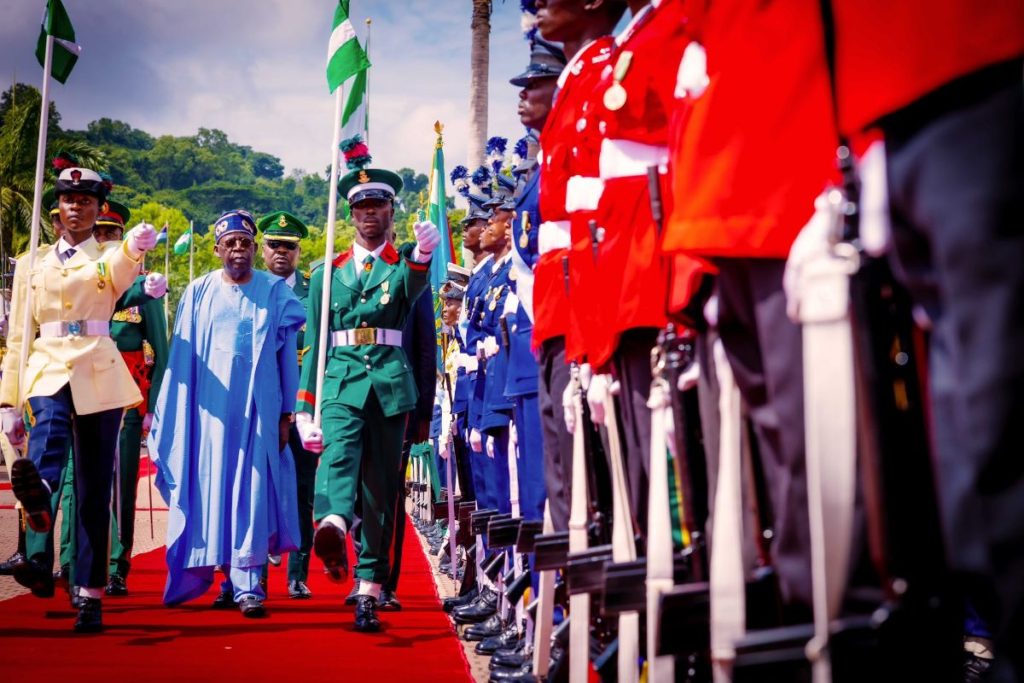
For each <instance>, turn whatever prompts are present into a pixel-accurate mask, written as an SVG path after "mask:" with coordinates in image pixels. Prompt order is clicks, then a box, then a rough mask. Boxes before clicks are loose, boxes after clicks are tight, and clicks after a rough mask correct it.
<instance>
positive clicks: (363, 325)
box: [295, 244, 429, 417]
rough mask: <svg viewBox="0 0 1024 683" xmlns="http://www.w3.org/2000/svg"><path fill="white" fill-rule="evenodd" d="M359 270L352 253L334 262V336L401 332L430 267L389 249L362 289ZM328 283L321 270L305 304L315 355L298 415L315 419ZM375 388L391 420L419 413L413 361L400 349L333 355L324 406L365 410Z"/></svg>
mask: <svg viewBox="0 0 1024 683" xmlns="http://www.w3.org/2000/svg"><path fill="white" fill-rule="evenodd" d="M357 267H358V268H359V269H360V270H361V269H362V267H361V265H360V264H356V263H354V262H353V251H352V249H349V250H348V251H347V252H345V253H344V254H342V255H340V256H339V257H338V258H336V259H335V260H334V266H333V268H332V270H331V300H330V301H331V305H330V316H329V320H328V321H327V322H328V324H329V327H328V330H329V332H334V331H336V330H357V329H362V330H367V331H368V332H369V331H371V330H372V329H373V328H385V329H391V330H402V329H403V328H404V327H405V321H406V319H407V318H408V317H409V312H410V310H411V309H412V304H413V302H414V301H416V298H417V297H418V296H419V295H420V294H421V293H422V292H423V289H424V288H425V287H426V286H427V269H428V267H429V264H428V263H416V262H415V261H413V260H412V259H411V258H405V257H402V256H400V255H399V254H398V252H397V251H396V250H395V248H394V247H392V246H391V245H390V244H389V245H387V246H386V247H385V248H384V250H383V251H382V252H381V254H380V257H379V258H378V259H377V260H376V261H375V262H374V264H373V269H372V270H370V272H369V273H365V274H363V280H362V284H360V280H359V273H357V270H356V269H357ZM323 277H324V269H323V268H319V269H317V270H315V271H313V274H312V277H311V278H310V287H309V298H308V299H307V302H306V323H307V328H308V329H307V334H306V339H307V340H308V343H309V347H310V349H309V354H308V355H307V356H306V361H305V362H304V363H303V364H302V377H301V380H300V381H299V393H298V400H297V403H296V408H295V411H296V412H307V413H312V412H313V405H314V403H315V400H316V396H315V393H314V392H315V391H316V376H317V372H318V368H317V359H318V358H319V353H318V346H319V342H320V335H319V330H320V324H321V320H320V299H321V295H322V292H323ZM371 388H372V389H373V391H374V393H375V394H376V396H377V399H378V400H379V401H380V404H381V407H382V408H383V409H384V415H385V416H387V417H391V416H393V415H398V414H400V413H405V412H408V411H410V410H412V409H413V408H415V407H416V398H417V391H416V382H415V380H414V378H413V372H412V368H411V366H410V364H409V359H408V358H406V357H405V351H404V350H403V349H402V347H401V346H400V345H399V346H387V345H383V344H380V345H378V344H361V345H356V346H335V347H333V348H329V349H328V352H327V369H326V372H325V373H324V388H323V391H324V395H323V401H324V403H327V402H331V401H337V402H339V403H341V404H343V405H347V406H351V407H354V408H362V407H363V406H365V405H366V401H367V398H368V396H369V393H370V389H371Z"/></svg>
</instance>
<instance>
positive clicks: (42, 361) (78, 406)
mask: <svg viewBox="0 0 1024 683" xmlns="http://www.w3.org/2000/svg"><path fill="white" fill-rule="evenodd" d="M75 248H76V249H77V251H76V252H75V253H74V255H72V256H71V258H69V259H68V260H67V261H66V262H64V263H61V262H60V259H59V258H58V257H57V253H56V249H55V248H53V247H52V246H51V247H41V248H40V249H39V250H38V251H37V253H36V262H35V266H34V267H32V272H31V273H29V272H28V270H29V256H28V254H25V255H23V256H21V257H20V258H19V259H18V263H17V265H16V267H15V270H14V291H13V297H12V302H11V317H10V334H9V336H8V338H7V354H6V355H5V356H4V362H3V379H2V381H0V403H5V404H10V405H12V406H17V405H19V400H20V399H19V390H21V389H24V394H23V396H24V398H25V399H28V398H33V397H35V396H52V395H53V394H55V393H57V392H58V391H59V390H60V389H61V388H62V387H63V386H64V385H65V384H68V383H70V384H71V396H72V399H73V400H74V404H75V412H76V413H77V414H79V415H88V414H90V413H96V412H99V411H101V410H110V409H112V408H126V407H129V406H133V405H136V404H138V403H139V402H141V401H142V394H140V393H139V388H138V386H136V384H135V380H133V379H132V376H131V373H130V372H129V371H128V368H127V366H125V364H124V361H123V360H122V359H121V354H120V353H118V351H117V346H116V345H115V344H114V341H113V339H111V338H110V336H109V335H108V336H84V335H83V336H64V337H45V338H43V337H37V336H36V333H37V332H38V330H39V325H40V324H42V323H49V322H67V323H70V322H72V321H85V320H104V321H109V320H110V316H112V315H113V314H114V306H115V304H116V303H117V300H118V298H119V297H120V296H121V294H122V293H124V291H125V290H126V289H128V287H129V286H131V284H132V282H134V281H135V277H136V276H137V275H138V274H139V272H140V263H141V259H135V258H133V257H132V256H131V255H130V254H129V253H128V249H127V246H126V245H125V243H123V242H121V243H119V242H108V243H106V244H99V243H98V242H96V240H95V239H94V238H91V237H90V238H89V239H87V240H85V241H84V242H81V243H80V244H78V245H76V247H75ZM28 287H31V288H32V317H31V324H30V329H29V339H31V340H32V342H31V343H32V347H31V349H30V353H29V357H28V363H27V365H26V367H25V376H24V377H23V378H22V377H19V372H20V368H19V367H18V365H19V360H20V358H21V344H22V342H23V337H24V334H23V333H24V330H23V329H22V320H23V316H24V315H25V308H24V307H25V294H26V292H27V291H28ZM19 380H21V381H23V382H24V383H25V384H24V387H22V386H21V385H20V384H19Z"/></svg>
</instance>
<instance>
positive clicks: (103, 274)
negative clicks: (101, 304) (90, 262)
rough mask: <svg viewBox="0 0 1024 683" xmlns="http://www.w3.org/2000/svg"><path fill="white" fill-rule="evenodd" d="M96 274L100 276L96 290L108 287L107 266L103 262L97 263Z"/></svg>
mask: <svg viewBox="0 0 1024 683" xmlns="http://www.w3.org/2000/svg"><path fill="white" fill-rule="evenodd" d="M96 272H97V273H98V274H99V276H100V279H99V281H98V282H97V283H96V289H103V288H104V287H106V286H107V264H106V263H103V262H100V263H97V264H96Z"/></svg>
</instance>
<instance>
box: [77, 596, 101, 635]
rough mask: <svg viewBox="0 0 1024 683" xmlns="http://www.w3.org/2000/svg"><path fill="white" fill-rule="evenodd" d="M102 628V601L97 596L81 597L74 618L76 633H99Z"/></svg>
mask: <svg viewBox="0 0 1024 683" xmlns="http://www.w3.org/2000/svg"><path fill="white" fill-rule="evenodd" d="M102 630H103V603H102V602H101V601H100V599H99V598H82V601H81V603H80V607H79V608H78V619H76V620H75V632H76V633H99V632H100V631H102Z"/></svg>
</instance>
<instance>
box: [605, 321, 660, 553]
mask: <svg viewBox="0 0 1024 683" xmlns="http://www.w3.org/2000/svg"><path fill="white" fill-rule="evenodd" d="M657 341H658V330H656V329H654V328H638V329H633V330H628V331H626V332H625V333H623V335H622V337H621V338H620V339H619V346H618V348H617V349H616V350H615V356H614V359H613V361H614V365H615V375H616V379H617V380H618V382H619V387H620V389H619V396H618V400H617V405H618V408H619V417H620V418H621V419H620V423H621V428H620V430H619V431H620V433H621V441H622V450H623V455H624V457H625V462H624V463H623V464H624V465H625V471H626V478H627V479H628V482H627V483H628V485H629V507H630V511H631V512H632V514H633V522H634V523H635V524H636V527H637V529H638V530H639V531H640V533H641V534H643V536H644V537H645V538H646V536H647V507H648V504H647V500H648V492H649V490H650V483H649V482H650V473H651V409H650V408H648V407H647V399H648V397H649V396H650V394H651V349H653V348H654V345H655V344H656V343H657ZM606 419H607V418H606ZM661 457H664V454H662V456H661Z"/></svg>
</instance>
